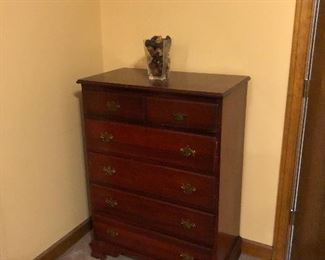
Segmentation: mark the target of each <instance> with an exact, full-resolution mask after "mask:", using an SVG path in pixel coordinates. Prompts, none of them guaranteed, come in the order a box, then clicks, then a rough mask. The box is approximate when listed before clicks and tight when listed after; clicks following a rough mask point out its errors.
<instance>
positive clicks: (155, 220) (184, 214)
mask: <svg viewBox="0 0 325 260" xmlns="http://www.w3.org/2000/svg"><path fill="white" fill-rule="evenodd" d="M90 190H91V201H92V203H93V205H92V209H93V211H94V212H95V213H97V214H99V213H107V214H108V215H109V216H115V217H117V218H119V219H121V220H124V221H125V222H128V223H132V224H136V225H137V226H142V227H146V228H148V229H151V230H154V231H157V232H161V233H165V234H168V235H171V236H174V237H178V238H180V239H185V240H188V241H190V242H194V243H197V244H204V245H206V246H211V245H212V241H213V238H214V233H213V228H212V227H213V225H214V215H212V214H208V213H204V212H200V211H196V210H193V209H190V208H185V207H181V206H178V205H174V204H170V203H166V202H162V201H159V200H155V199H151V198H147V197H144V196H138V195H135V194H132V193H128V192H124V191H121V190H117V189H112V188H107V187H106V188H104V187H102V186H97V185H92V186H91V189H90ZM107 199H110V200H113V201H114V202H116V204H117V205H116V206H114V207H110V206H109V205H107V203H106V200H107ZM183 220H184V221H187V222H189V223H191V224H193V225H195V226H194V227H192V228H189V229H188V228H185V227H184V225H182V224H181V223H182V221H183Z"/></svg>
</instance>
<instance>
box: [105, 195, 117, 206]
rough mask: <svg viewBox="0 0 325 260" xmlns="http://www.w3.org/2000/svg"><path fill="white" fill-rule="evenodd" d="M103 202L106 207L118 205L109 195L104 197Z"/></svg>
mask: <svg viewBox="0 0 325 260" xmlns="http://www.w3.org/2000/svg"><path fill="white" fill-rule="evenodd" d="M105 203H106V205H107V206H108V207H110V208H115V207H116V206H117V205H118V203H117V201H116V200H114V199H113V198H111V197H109V198H106V199H105Z"/></svg>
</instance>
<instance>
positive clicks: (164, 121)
mask: <svg viewBox="0 0 325 260" xmlns="http://www.w3.org/2000/svg"><path fill="white" fill-rule="evenodd" d="M218 105H219V104H218V103H201V102H193V101H187V100H186V101H184V100H180V99H178V100H177V99H166V98H154V97H149V98H147V110H146V115H147V122H148V123H149V124H152V125H157V126H169V127H174V128H180V129H190V130H200V131H203V132H207V133H215V132H216V130H217V122H218V121H217V120H216V118H218V116H219V114H218V112H219V109H218V107H219V106H218Z"/></svg>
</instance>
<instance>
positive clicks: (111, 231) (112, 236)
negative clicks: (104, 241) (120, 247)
mask: <svg viewBox="0 0 325 260" xmlns="http://www.w3.org/2000/svg"><path fill="white" fill-rule="evenodd" d="M106 234H107V235H108V236H110V237H111V238H116V237H117V236H118V235H119V233H118V232H117V231H115V230H113V229H110V228H108V229H107V230H106Z"/></svg>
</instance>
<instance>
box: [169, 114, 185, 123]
mask: <svg viewBox="0 0 325 260" xmlns="http://www.w3.org/2000/svg"><path fill="white" fill-rule="evenodd" d="M172 117H173V119H174V120H175V121H178V122H182V121H185V120H186V118H187V115H186V114H182V113H173V114H172Z"/></svg>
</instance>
